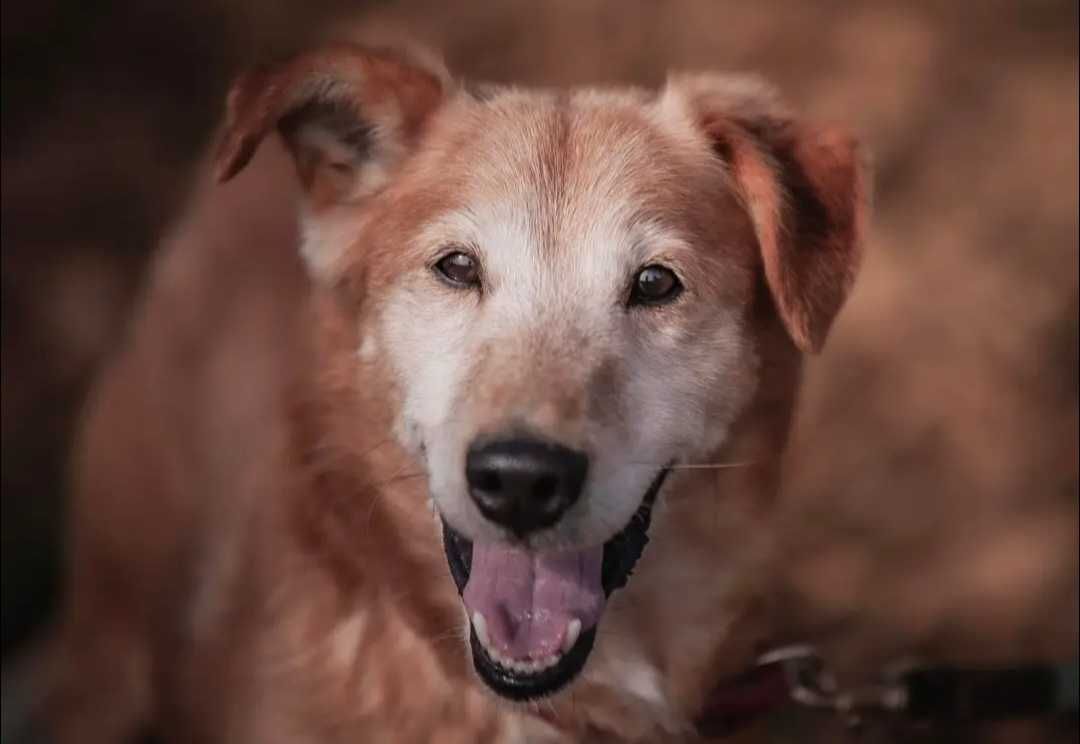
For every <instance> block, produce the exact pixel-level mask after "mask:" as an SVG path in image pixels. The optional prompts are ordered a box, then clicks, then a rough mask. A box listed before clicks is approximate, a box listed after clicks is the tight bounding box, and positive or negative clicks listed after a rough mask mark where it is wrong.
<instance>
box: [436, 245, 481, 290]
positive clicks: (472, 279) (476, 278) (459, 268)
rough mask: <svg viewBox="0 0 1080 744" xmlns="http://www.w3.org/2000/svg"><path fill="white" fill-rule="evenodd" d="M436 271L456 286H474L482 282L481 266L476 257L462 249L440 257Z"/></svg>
mask: <svg viewBox="0 0 1080 744" xmlns="http://www.w3.org/2000/svg"><path fill="white" fill-rule="evenodd" d="M435 271H436V273H438V274H439V276H440V277H441V278H442V279H444V280H445V281H447V282H449V283H450V284H452V285H454V286H455V287H474V286H476V285H477V284H479V283H480V267H479V265H478V264H477V262H476V259H475V258H473V257H472V256H470V255H469V254H467V253H462V252H461V251H455V252H453V253H449V254H447V255H445V256H443V257H442V258H440V259H439V262H438V263H436V264H435Z"/></svg>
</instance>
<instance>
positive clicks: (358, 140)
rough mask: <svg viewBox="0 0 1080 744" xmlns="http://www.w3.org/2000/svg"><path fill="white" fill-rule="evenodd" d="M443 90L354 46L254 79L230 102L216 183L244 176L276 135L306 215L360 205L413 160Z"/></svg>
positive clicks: (402, 63) (414, 67)
mask: <svg viewBox="0 0 1080 744" xmlns="http://www.w3.org/2000/svg"><path fill="white" fill-rule="evenodd" d="M446 87H447V85H446V77H445V74H444V73H443V72H442V71H441V70H438V69H434V70H433V69H426V68H425V67H424V66H422V65H420V64H418V63H416V62H415V61H412V60H409V59H406V58H405V57H404V56H403V55H402V54H401V53H396V52H389V51H374V50H367V49H363V48H360V47H356V46H352V45H348V44H340V45H335V46H329V47H325V48H322V49H319V50H317V51H313V52H308V53H305V54H301V55H299V56H297V57H295V58H293V59H291V60H289V61H286V62H284V63H282V64H278V65H275V66H271V67H263V68H259V69H255V70H252V71H250V72H248V73H246V74H244V75H242V76H241V77H240V78H239V79H238V80H237V81H236V83H235V84H234V85H233V88H232V90H231V91H230V93H229V98H228V105H227V112H226V121H225V129H224V134H223V137H222V140H221V144H220V146H219V149H218V153H217V159H216V166H217V176H218V179H219V180H221V181H227V180H228V179H230V178H232V177H233V176H234V175H236V174H237V173H238V172H239V171H240V170H242V169H243V168H244V166H245V165H247V163H248V161H249V160H251V158H252V156H253V155H254V154H255V150H256V149H257V148H258V146H259V143H260V142H261V141H262V140H263V138H264V137H266V135H267V134H269V133H270V131H271V130H273V129H277V130H278V131H279V132H280V133H281V134H282V135H283V137H284V139H285V143H286V144H287V145H288V148H289V150H290V151H291V152H292V155H293V159H294V161H295V163H296V169H297V173H298V174H299V176H300V180H301V182H302V184H303V187H304V191H305V193H306V196H307V201H308V204H309V207H310V208H312V209H313V210H316V211H317V210H318V209H320V208H322V207H327V206H331V205H334V204H340V203H348V202H355V201H359V200H362V199H363V198H364V197H365V196H367V195H369V194H371V193H373V192H374V191H376V190H378V189H379V188H380V187H381V186H382V185H383V184H384V183H385V182H386V181H387V180H388V178H389V177H390V175H391V174H392V173H393V171H394V169H395V168H396V167H397V166H398V165H399V163H400V162H401V161H402V160H403V159H404V157H405V156H406V155H407V154H408V152H409V151H410V149H411V148H412V146H413V145H414V144H415V142H416V141H417V139H418V138H419V136H420V133H421V132H422V130H423V127H424V124H425V122H426V121H427V119H428V117H429V116H430V115H431V114H432V112H434V111H435V110H436V109H437V108H438V107H439V105H440V104H441V103H442V101H443V98H444V95H445V89H446Z"/></svg>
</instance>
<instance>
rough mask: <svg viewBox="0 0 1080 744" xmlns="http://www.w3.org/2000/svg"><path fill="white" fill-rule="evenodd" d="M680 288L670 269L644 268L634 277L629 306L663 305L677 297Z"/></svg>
mask: <svg viewBox="0 0 1080 744" xmlns="http://www.w3.org/2000/svg"><path fill="white" fill-rule="evenodd" d="M682 288H683V287H682V284H681V283H680V282H679V278H678V277H677V276H675V272H673V271H672V270H671V269H668V268H665V267H663V266H658V265H652V266H646V267H645V268H644V269H642V270H641V271H639V272H638V275H637V276H636V277H634V286H633V289H632V290H631V291H630V304H631V305H663V304H665V303H668V302H671V301H672V300H674V299H675V298H676V297H678V296H679V294H680V293H681V292H682Z"/></svg>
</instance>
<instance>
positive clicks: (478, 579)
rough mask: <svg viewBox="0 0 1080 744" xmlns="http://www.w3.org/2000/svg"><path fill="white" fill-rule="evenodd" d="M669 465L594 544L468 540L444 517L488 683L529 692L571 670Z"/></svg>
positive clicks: (632, 560) (514, 693) (644, 527)
mask: <svg viewBox="0 0 1080 744" xmlns="http://www.w3.org/2000/svg"><path fill="white" fill-rule="evenodd" d="M668 472H669V469H668V468H664V469H663V470H661V471H660V472H659V473H657V475H656V477H655V478H654V479H653V482H652V484H651V485H650V486H649V489H648V491H646V493H645V496H644V498H643V499H642V501H641V506H640V507H639V508H638V510H637V512H636V513H635V514H634V516H633V518H631V520H630V522H629V524H627V525H626V526H625V527H624V528H623V529H622V531H621V532H619V533H618V534H616V535H615V536H614V537H612V538H611V539H610V540H608V541H607V542H606V543H604V544H603V545H602V546H598V547H594V548H588V549H585V550H571V551H563V552H551V553H535V552H531V551H528V550H525V549H524V548H518V547H514V546H512V545H506V544H502V543H488V544H481V543H473V542H470V541H469V540H468V539H467V538H465V537H464V536H463V535H461V534H459V533H458V532H456V531H455V530H454V529H453V528H451V527H450V526H449V525H447V524H446V522H443V545H444V547H445V549H446V559H447V562H448V563H449V564H450V573H451V575H452V576H453V577H454V582H455V583H456V584H457V587H458V592H459V593H460V594H461V598H462V602H463V603H464V605H465V609H466V611H467V612H468V615H469V623H470V643H471V646H472V657H473V665H474V666H475V667H476V671H477V673H478V674H479V675H480V678H481V679H483V680H484V682H485V683H486V684H487V685H488V686H489V687H490V688H491V689H492V690H494V691H495V692H496V693H498V694H499V695H502V696H503V697H505V698H509V699H511V700H532V699H535V698H540V697H544V696H546V695H550V694H552V693H554V692H555V691H557V690H558V689H559V688H561V687H563V686H564V685H566V684H567V683H568V682H570V681H571V680H572V679H574V677H576V676H577V674H578V673H579V672H580V671H581V669H582V667H584V666H585V661H586V659H588V657H589V653H590V652H591V651H592V647H593V642H594V641H595V640H596V628H597V624H598V623H599V621H600V616H601V615H602V614H603V611H604V605H605V604H606V601H607V598H608V597H609V596H610V595H611V593H612V592H613V591H615V590H616V589H619V588H621V587H622V586H624V585H625V584H626V582H627V580H628V579H629V578H630V574H631V572H632V571H633V568H634V564H636V563H637V560H638V558H640V557H641V553H642V551H643V550H644V549H645V544H646V543H647V542H648V540H649V537H648V530H649V523H650V521H651V519H652V507H653V503H654V502H655V501H656V495H657V494H658V493H659V492H660V487H661V486H662V485H663V483H664V479H665V478H666V477H667V474H668Z"/></svg>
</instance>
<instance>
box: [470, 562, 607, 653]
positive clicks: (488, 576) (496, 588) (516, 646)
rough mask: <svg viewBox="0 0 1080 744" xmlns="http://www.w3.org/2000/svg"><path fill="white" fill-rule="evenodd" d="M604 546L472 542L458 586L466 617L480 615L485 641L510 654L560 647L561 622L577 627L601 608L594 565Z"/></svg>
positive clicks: (590, 621)
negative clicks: (554, 549)
mask: <svg viewBox="0 0 1080 744" xmlns="http://www.w3.org/2000/svg"><path fill="white" fill-rule="evenodd" d="M603 557H604V548H603V546H599V547H596V548H590V549H588V550H577V551H568V552H564V553H530V552H528V551H525V550H521V549H518V548H513V547H510V546H508V545H498V544H483V543H479V542H475V543H473V551H472V569H471V570H470V572H469V581H468V583H467V584H466V585H465V591H464V592H462V599H463V601H464V602H465V609H467V610H468V612H469V617H470V618H471V617H472V616H473V613H476V612H479V613H480V614H481V615H483V616H484V621H485V624H486V626H487V634H488V639H489V642H490V644H491V645H492V646H493V647H494V648H495V649H497V650H498V651H499V653H501V654H503V655H504V656H507V657H510V658H512V659H520V660H524V659H540V658H543V657H545V656H551V655H552V654H556V653H558V652H560V650H561V645H562V642H563V637H564V636H565V634H566V625H567V623H569V622H570V621H571V620H572V619H574V618H577V619H578V620H580V621H581V629H582V632H585V631H587V630H588V629H589V628H591V627H593V626H594V625H596V623H597V622H598V621H599V619H600V613H601V612H603V610H604V590H603V587H602V586H601V584H600V568H601V563H602V561H603Z"/></svg>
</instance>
